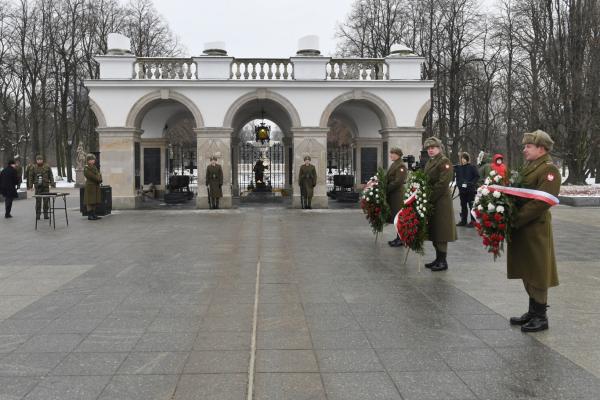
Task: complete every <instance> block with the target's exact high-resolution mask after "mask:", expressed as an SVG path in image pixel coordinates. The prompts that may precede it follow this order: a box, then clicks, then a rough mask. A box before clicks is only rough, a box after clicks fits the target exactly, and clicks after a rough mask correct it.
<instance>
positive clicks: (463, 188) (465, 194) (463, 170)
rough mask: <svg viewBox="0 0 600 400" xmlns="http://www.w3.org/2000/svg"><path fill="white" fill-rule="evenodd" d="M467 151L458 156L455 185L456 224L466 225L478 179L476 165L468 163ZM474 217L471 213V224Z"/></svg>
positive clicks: (469, 158)
mask: <svg viewBox="0 0 600 400" xmlns="http://www.w3.org/2000/svg"><path fill="white" fill-rule="evenodd" d="M470 161H471V157H470V156H469V153H466V152H463V153H462V155H461V156H460V164H461V165H460V166H458V167H457V168H456V170H455V171H456V186H457V187H458V193H459V195H460V222H459V223H458V224H456V226H467V216H468V215H469V212H470V211H471V209H472V208H473V200H475V194H476V193H477V181H478V180H479V171H477V167H475V166H474V165H473V164H471V163H470ZM473 222H474V218H473V216H472V215H471V223H470V224H469V225H468V226H471V227H472V226H473Z"/></svg>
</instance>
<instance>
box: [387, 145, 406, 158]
mask: <svg viewBox="0 0 600 400" xmlns="http://www.w3.org/2000/svg"><path fill="white" fill-rule="evenodd" d="M392 153H393V154H398V157H402V154H403V153H402V149H401V148H400V147H392V148H391V149H390V154H392Z"/></svg>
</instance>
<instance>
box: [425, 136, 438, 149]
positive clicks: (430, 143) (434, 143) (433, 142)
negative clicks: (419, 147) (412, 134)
mask: <svg viewBox="0 0 600 400" xmlns="http://www.w3.org/2000/svg"><path fill="white" fill-rule="evenodd" d="M423 147H425V148H428V147H439V148H442V141H441V140H440V139H439V138H437V137H435V136H432V137H429V138H427V139H425V143H423Z"/></svg>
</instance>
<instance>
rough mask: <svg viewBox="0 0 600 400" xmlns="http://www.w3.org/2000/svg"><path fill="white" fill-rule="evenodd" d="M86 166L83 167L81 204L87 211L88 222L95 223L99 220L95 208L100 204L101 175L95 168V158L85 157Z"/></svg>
mask: <svg viewBox="0 0 600 400" xmlns="http://www.w3.org/2000/svg"><path fill="white" fill-rule="evenodd" d="M85 161H86V165H85V167H83V176H85V188H84V192H83V202H84V204H85V207H86V209H87V215H88V220H90V221H96V220H98V219H100V217H99V216H97V215H96V206H97V205H98V204H100V203H101V202H102V200H101V199H102V196H101V193H100V184H101V183H102V174H101V173H100V171H99V170H98V167H96V156H95V155H93V154H91V153H90V154H88V155H87V156H85Z"/></svg>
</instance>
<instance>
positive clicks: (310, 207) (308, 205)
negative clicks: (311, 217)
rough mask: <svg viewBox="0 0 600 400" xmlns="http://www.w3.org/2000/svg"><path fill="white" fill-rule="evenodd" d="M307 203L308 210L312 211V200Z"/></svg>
mask: <svg viewBox="0 0 600 400" xmlns="http://www.w3.org/2000/svg"><path fill="white" fill-rule="evenodd" d="M306 203H307V205H306V208H308V209H309V210H312V204H311V200H310V199H308V201H307V202H306Z"/></svg>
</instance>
